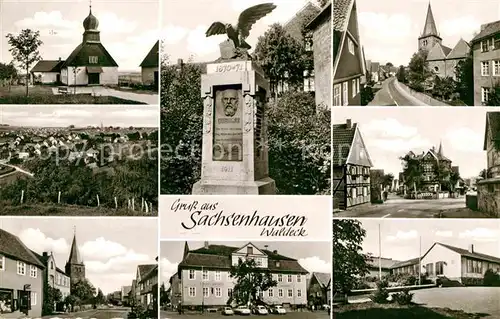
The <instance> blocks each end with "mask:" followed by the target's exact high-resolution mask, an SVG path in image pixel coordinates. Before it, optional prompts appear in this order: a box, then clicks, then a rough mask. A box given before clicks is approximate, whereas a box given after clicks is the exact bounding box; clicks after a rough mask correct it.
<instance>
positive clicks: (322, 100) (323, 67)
mask: <svg viewBox="0 0 500 319" xmlns="http://www.w3.org/2000/svg"><path fill="white" fill-rule="evenodd" d="M331 19H332V17H331V15H328V18H327V19H324V20H323V21H321V23H320V24H318V26H317V27H316V29H315V30H314V32H313V52H314V90H315V95H316V104H317V105H324V106H325V107H327V108H331V107H332V98H331V91H332V81H331V77H332V60H331V50H332V30H331V29H332V28H331V23H332V21H331Z"/></svg>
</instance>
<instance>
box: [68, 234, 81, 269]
mask: <svg viewBox="0 0 500 319" xmlns="http://www.w3.org/2000/svg"><path fill="white" fill-rule="evenodd" d="M68 263H70V264H75V265H81V264H83V260H82V258H81V257H80V251H79V250H78V245H77V244H76V235H74V236H73V242H72V243H71V250H70V253H69V258H68Z"/></svg>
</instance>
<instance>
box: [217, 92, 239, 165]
mask: <svg viewBox="0 0 500 319" xmlns="http://www.w3.org/2000/svg"><path fill="white" fill-rule="evenodd" d="M241 97H242V92H241V89H237V88H224V87H222V88H221V89H218V90H216V91H215V112H214V132H213V134H214V135H213V158H212V159H213V160H214V161H242V160H243V119H242V115H243V111H242V109H243V105H242V102H243V101H242V98H241ZM223 169H226V171H227V172H230V171H232V167H231V166H227V167H226V168H223Z"/></svg>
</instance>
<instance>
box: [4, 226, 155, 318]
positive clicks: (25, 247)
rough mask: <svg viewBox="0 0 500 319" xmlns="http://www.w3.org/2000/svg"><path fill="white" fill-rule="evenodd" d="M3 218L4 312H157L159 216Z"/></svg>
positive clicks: (77, 315)
mask: <svg viewBox="0 0 500 319" xmlns="http://www.w3.org/2000/svg"><path fill="white" fill-rule="evenodd" d="M141 230H142V232H143V234H142V235H141V237H140V238H138V237H133V236H130V235H129V234H131V233H134V232H136V231H137V219H136V218H133V219H131V218H121V219H113V221H112V222H111V220H108V221H105V220H103V219H102V218H100V219H99V220H97V219H94V218H64V219H63V218H57V219H54V218H15V219H14V218H6V217H2V218H0V270H1V271H0V317H2V318H43V319H62V318H80V319H103V318H107V319H119V318H120V319H127V318H157V313H158V310H157V303H156V301H157V296H158V262H157V261H158V257H157V256H158V255H157V253H158V240H157V236H156V234H157V225H156V221H155V220H154V219H141Z"/></svg>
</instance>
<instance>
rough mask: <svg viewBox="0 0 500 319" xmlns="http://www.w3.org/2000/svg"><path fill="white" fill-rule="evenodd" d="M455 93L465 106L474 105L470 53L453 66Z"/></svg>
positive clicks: (472, 71) (472, 67) (472, 70)
mask: <svg viewBox="0 0 500 319" xmlns="http://www.w3.org/2000/svg"><path fill="white" fill-rule="evenodd" d="M455 77H456V79H457V82H455V91H456V92H457V93H458V94H459V95H460V99H461V100H462V101H463V102H464V103H465V104H467V105H471V106H472V105H474V66H473V59H472V52H471V53H470V54H469V56H468V57H467V58H466V59H465V60H460V61H459V62H458V63H457V65H456V66H455Z"/></svg>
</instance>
